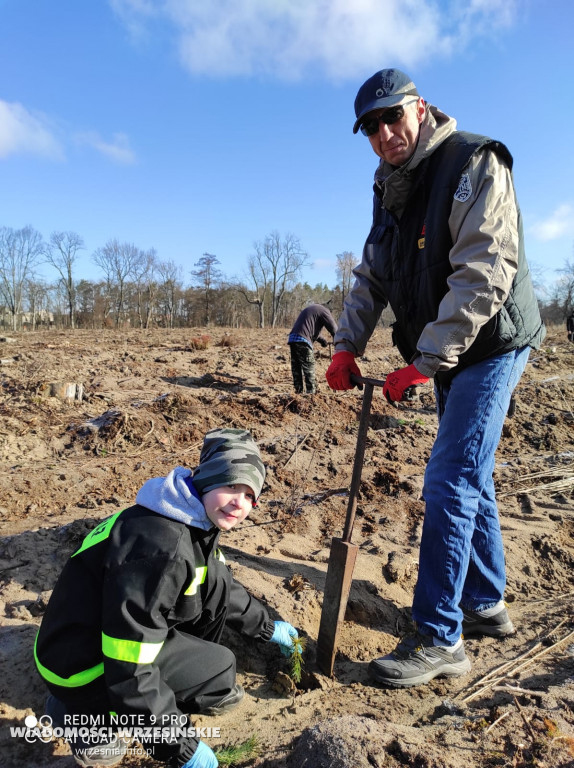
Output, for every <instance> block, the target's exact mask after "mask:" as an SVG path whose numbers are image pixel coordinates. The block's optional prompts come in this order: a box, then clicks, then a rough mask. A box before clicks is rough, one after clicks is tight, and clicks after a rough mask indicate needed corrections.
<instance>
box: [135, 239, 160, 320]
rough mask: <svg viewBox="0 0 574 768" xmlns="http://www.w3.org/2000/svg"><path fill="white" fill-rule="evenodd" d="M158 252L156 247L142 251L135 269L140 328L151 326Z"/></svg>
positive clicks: (155, 290) (155, 291)
mask: <svg viewBox="0 0 574 768" xmlns="http://www.w3.org/2000/svg"><path fill="white" fill-rule="evenodd" d="M156 257H157V254H156V251H155V249H154V248H152V249H150V250H149V251H140V254H139V257H138V258H137V259H136V262H135V264H134V269H133V280H134V289H135V294H136V312H137V316H138V320H139V326H140V328H149V325H150V322H151V318H152V315H153V308H154V305H155V299H156V293H157V282H156V279H155V278H156V269H157V258H156Z"/></svg>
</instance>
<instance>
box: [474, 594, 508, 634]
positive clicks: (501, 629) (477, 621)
mask: <svg viewBox="0 0 574 768" xmlns="http://www.w3.org/2000/svg"><path fill="white" fill-rule="evenodd" d="M461 607H462V606H461ZM462 613H463V618H462V633H463V635H477V634H480V635H490V636H491V637H507V636H508V635H513V634H514V633H515V632H516V630H515V629H514V624H513V623H512V622H511V621H510V616H509V615H508V611H507V610H506V604H505V602H504V600H500V601H499V602H498V603H497V604H496V605H495V606H493V607H492V608H487V609H486V610H484V611H471V610H470V608H462Z"/></svg>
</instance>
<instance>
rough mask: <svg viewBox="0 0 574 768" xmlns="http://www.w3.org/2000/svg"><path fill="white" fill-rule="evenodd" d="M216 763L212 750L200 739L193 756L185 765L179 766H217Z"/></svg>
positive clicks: (212, 767)
mask: <svg viewBox="0 0 574 768" xmlns="http://www.w3.org/2000/svg"><path fill="white" fill-rule="evenodd" d="M218 765H219V762H218V760H217V758H216V757H215V754H214V753H213V750H212V749H210V748H209V747H208V746H207V744H206V743H205V742H204V741H200V742H199V744H198V745H197V749H196V750H195V752H194V753H193V757H192V758H190V759H189V760H188V761H187V763H186V764H185V765H182V766H181V768H217V766H218Z"/></svg>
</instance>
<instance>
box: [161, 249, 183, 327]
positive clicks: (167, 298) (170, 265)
mask: <svg viewBox="0 0 574 768" xmlns="http://www.w3.org/2000/svg"><path fill="white" fill-rule="evenodd" d="M157 273H158V275H159V286H158V302H159V304H160V306H161V308H162V310H163V312H162V314H163V315H164V318H165V325H166V327H167V328H173V325H174V322H173V321H174V317H175V308H176V302H177V297H178V294H179V293H181V268H180V267H178V266H177V264H175V263H174V262H173V261H160V262H158V264H157Z"/></svg>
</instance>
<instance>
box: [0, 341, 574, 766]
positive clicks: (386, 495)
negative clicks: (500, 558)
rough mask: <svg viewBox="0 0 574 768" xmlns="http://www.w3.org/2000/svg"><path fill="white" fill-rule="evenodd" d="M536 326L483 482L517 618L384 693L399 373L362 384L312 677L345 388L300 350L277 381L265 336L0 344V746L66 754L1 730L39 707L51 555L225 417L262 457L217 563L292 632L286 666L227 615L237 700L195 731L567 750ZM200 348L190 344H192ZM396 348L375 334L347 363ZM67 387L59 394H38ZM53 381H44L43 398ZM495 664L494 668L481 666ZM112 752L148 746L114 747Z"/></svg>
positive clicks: (424, 427)
mask: <svg viewBox="0 0 574 768" xmlns="http://www.w3.org/2000/svg"><path fill="white" fill-rule="evenodd" d="M564 335H565V334H563V333H562V332H560V333H552V332H551V333H550V334H549V336H548V338H547V340H546V342H545V346H544V348H543V349H542V350H540V351H538V352H535V353H532V355H531V361H530V363H529V364H528V367H527V370H526V373H525V374H524V376H523V378H522V381H521V383H520V384H519V387H518V390H517V405H516V411H515V414H514V416H513V417H512V418H509V419H507V422H506V425H505V429H504V435H503V438H502V441H501V444H500V447H499V451H498V455H497V467H496V473H495V479H496V483H497V488H498V493H499V506H500V516H501V523H502V529H503V535H504V538H505V544H506V552H507V569H508V590H507V600H508V602H509V605H510V610H511V613H512V617H513V620H514V622H515V624H516V625H517V628H518V632H517V634H516V635H514V636H513V637H511V638H508V639H505V640H502V641H501V640H494V639H490V638H485V639H472V638H469V639H468V640H467V641H466V647H467V653H468V654H469V655H470V658H471V660H472V664H473V667H472V670H471V672H470V673H469V674H468V675H467V676H465V677H463V678H457V679H453V680H446V681H445V680H440V679H438V680H435V681H433V682H432V683H431V684H430V685H428V686H424V687H421V688H415V689H410V690H404V691H397V690H392V689H388V690H387V689H384V688H381V687H379V686H376V685H374V684H372V683H371V682H370V681H369V679H368V676H367V666H368V662H369V661H370V660H371V659H372V658H374V657H376V656H378V655H381V654H383V653H386V652H388V651H389V650H391V649H392V648H393V647H394V645H395V644H396V642H397V637H398V636H400V634H401V633H402V632H404V630H405V629H406V628H407V627H408V625H409V621H410V611H409V606H410V602H411V597H412V590H413V587H414V584H415V581H416V575H417V556H418V541H419V536H420V531H421V522H422V517H423V513H424V505H423V502H422V501H421V489H422V478H423V472H424V467H425V462H426V459H427V458H428V455H429V452H430V449H431V446H432V442H433V439H434V435H435V431H436V418H435V414H434V398H433V395H432V391H431V389H430V388H422V389H420V390H419V395H418V397H417V398H416V400H415V401H414V402H413V403H409V404H404V405H401V406H399V407H398V408H394V407H391V406H389V405H387V404H386V402H385V401H384V399H383V398H382V396H381V394H380V392H378V393H376V394H375V400H374V406H373V411H372V417H371V427H370V429H369V434H368V439H367V446H366V456H365V462H364V467H363V482H362V486H361V494H360V500H359V508H358V512H357V518H356V522H355V527H354V534H353V540H354V541H355V542H356V543H357V544H359V545H360V549H359V555H358V560H357V564H356V567H355V572H354V582H353V586H352V589H351V594H350V599H349V604H348V609H347V614H346V617H345V622H344V624H343V625H342V627H341V632H340V637H339V652H338V655H337V659H336V664H335V673H334V676H333V678H332V679H331V678H327V677H325V676H324V675H322V674H321V673H320V672H319V671H318V669H317V666H316V663H315V645H316V639H317V631H318V626H319V619H320V615H321V605H322V590H323V586H324V582H325V574H326V569H327V560H328V556H329V548H330V543H331V538H332V537H333V536H339V535H340V534H341V531H342V527H343V522H344V518H345V511H346V505H347V498H348V487H349V482H350V475H351V468H352V462H353V457H354V452H355V445H356V437H357V424H358V417H359V413H360V406H361V395H360V393H359V392H357V391H356V390H355V391H353V392H348V393H337V394H335V393H333V392H331V391H330V390H329V389H328V388H327V385H326V383H325V381H324V371H325V370H326V368H327V366H328V363H329V355H328V353H327V352H326V351H325V352H321V353H318V360H317V367H318V379H319V381H320V385H319V393H318V394H317V395H315V396H310V397H309V396H301V395H299V396H295V395H294V394H293V391H292V383H291V375H290V368H289V350H288V347H287V344H286V337H287V332H286V331H285V330H284V329H274V330H264V331H260V330H248V331H245V330H233V329H228V330H226V331H223V330H221V329H209V330H207V331H205V330H203V329H202V330H192V331H189V330H186V331H171V332H170V331H149V332H148V331H129V332H121V333H120V332H118V333H114V332H111V331H97V332H96V331H94V332H89V331H76V332H73V333H59V332H42V333H36V334H24V335H19V334H18V335H13V336H12V337H11V338H12V339H13V341H12V342H10V341H6V342H0V359H1V362H2V365H1V367H0V375H1V388H0V414H1V417H2V418H1V421H0V525H1V533H2V537H3V538H2V542H1V544H0V617H1V618H0V653H1V658H2V667H1V669H2V675H1V680H0V717H1V720H2V723H1V724H2V730H1V736H0V756H1V757H0V762H1V763H2V765H3V766H6V768H11V767H12V766H24V765H25V766H27V768H40V767H41V766H42V767H44V766H46V767H49V768H71V766H72V765H74V764H75V763H74V761H73V758H72V757H71V756H70V752H69V749H68V746H67V745H66V743H65V742H64V741H63V740H56V741H53V742H50V743H48V744H44V743H40V742H39V741H38V740H35V741H34V740H32V743H28V742H27V741H26V740H25V739H24V738H22V737H12V736H11V735H10V732H9V726H22V725H23V724H24V718H25V717H26V716H27V715H31V714H35V715H36V716H40V715H41V714H42V713H43V708H44V699H45V691H44V688H43V686H42V683H41V681H40V680H39V678H38V677H37V675H36V673H35V671H34V667H33V663H32V646H33V640H34V636H35V632H36V630H37V627H38V625H39V623H40V621H41V618H42V613H43V610H44V607H45V604H46V601H47V600H48V598H49V595H50V591H51V589H52V587H53V585H54V582H55V579H56V577H57V575H58V573H59V571H60V569H61V567H62V565H63V563H64V562H65V560H66V558H67V557H68V556H69V554H70V553H71V552H72V551H73V549H74V548H76V547H77V544H78V542H79V541H81V539H82V538H83V536H85V535H86V533H87V532H88V531H89V530H90V529H91V528H93V527H94V526H95V525H96V524H97V522H98V521H99V520H101V519H102V518H104V517H107V516H108V515H110V514H112V513H113V512H116V511H117V510H118V509H121V508H122V507H124V506H127V505H129V504H131V503H132V502H133V500H134V497H135V493H136V491H137V489H138V488H139V487H140V486H141V485H142V483H143V482H144V481H145V480H146V479H147V478H149V477H152V476H154V475H164V474H166V473H167V472H168V471H169V469H171V468H172V467H173V466H175V465H178V464H179V465H184V466H190V467H193V466H194V465H195V463H196V462H197V460H198V456H199V449H200V447H201V443H202V439H203V435H204V433H205V432H206V431H207V430H208V429H211V428H213V427H215V426H221V425H227V426H236V427H246V428H248V429H250V430H251V431H252V433H253V435H254V436H255V438H256V439H257V440H258V442H259V444H260V447H261V450H262V454H263V457H264V460H265V463H266V465H267V467H268V477H267V483H266V487H265V489H264V494H263V499H264V500H263V502H262V504H261V506H260V507H259V509H258V510H256V511H255V512H254V514H252V515H251V516H250V518H248V520H247V521H246V522H245V523H243V525H242V526H241V528H239V529H237V530H236V531H233V532H232V533H230V534H226V535H225V536H224V538H223V542H222V543H223V546H224V548H225V551H226V555H227V559H228V561H231V567H232V568H233V571H234V574H235V575H236V578H237V579H239V580H240V581H241V582H242V583H244V584H245V585H246V586H247V587H248V588H249V589H250V590H251V591H252V592H253V593H254V594H255V595H256V596H258V597H260V598H261V599H262V600H264V601H265V602H266V603H267V604H268V606H269V608H270V611H271V613H272V615H273V616H274V617H282V618H284V619H286V620H288V621H290V622H291V623H292V624H294V625H295V626H297V627H298V628H299V630H300V631H301V632H302V633H303V634H305V635H307V637H308V647H307V651H306V666H305V673H304V675H303V678H302V681H301V683H300V684H299V685H298V686H295V685H294V684H293V683H292V681H291V679H290V677H289V675H288V674H287V672H288V669H287V667H286V666H285V661H284V660H283V657H281V656H280V655H279V654H278V653H277V649H276V648H275V647H274V646H262V645H260V644H257V643H252V642H250V641H246V640H244V639H242V638H240V637H238V636H237V635H235V634H233V633H232V632H229V634H228V635H227V636H226V642H227V643H228V644H229V645H230V646H231V647H232V648H233V649H234V651H235V652H236V654H237V657H238V675H239V680H240V682H242V684H243V685H244V686H245V688H246V689H247V692H248V695H247V696H246V699H245V700H244V702H243V703H242V704H241V706H240V708H239V709H237V710H236V711H234V712H232V713H229V714H228V715H226V716H224V717H222V718H219V719H218V720H217V721H214V719H213V718H212V719H211V720H209V719H208V718H201V717H198V718H196V720H195V723H196V725H198V726H219V727H220V728H221V738H220V739H219V740H215V739H211V740H210V739H206V741H207V742H208V743H209V744H210V745H211V746H212V747H214V748H216V747H218V746H222V745H226V744H233V743H237V742H240V741H243V740H244V739H246V738H247V737H248V736H250V735H252V734H256V735H257V736H258V739H259V741H260V744H261V755H260V757H258V758H256V759H255V761H254V762H253V763H252V765H255V766H260V767H261V768H295V767H299V766H307V767H308V768H323V767H325V768H326V767H327V766H333V767H334V768H347V766H349V767H350V766H353V768H362V767H363V766H365V767H366V766H397V767H398V766H415V767H416V768H479V766H480V768H491V767H492V768H494V766H501V767H508V768H526V767H530V766H532V767H534V766H540V767H542V766H548V768H559V767H566V766H574V684H573V683H574V677H573V676H574V622H573V618H572V596H573V593H574V590H573V580H574V574H573V568H572V566H573V563H574V545H573V539H572V532H573V527H574V504H573V503H572V499H573V496H574V493H573V491H574V415H573V403H574V366H573V363H574V345H572V344H568V343H567V342H566V341H565V340H564V339H563V336H564ZM204 344H207V347H206V348H205V349H201V348H200V347H202V346H203V345H204ZM398 365H400V360H399V359H398V357H397V355H396V352H395V351H394V350H393V349H392V347H391V346H390V339H389V332H388V331H387V330H384V329H381V330H377V332H376V334H375V337H374V338H373V340H372V341H371V343H370V346H369V348H368V353H367V356H366V357H365V358H364V359H363V360H362V362H361V369H362V372H363V374H364V375H368V376H373V377H381V376H383V375H384V373H385V372H387V371H389V370H391V369H393V368H395V367H397V366H398ZM76 384H79V385H81V388H80V387H78V388H76V387H75V386H69V387H68V392H69V393H70V392H71V393H72V394H73V392H74V391H77V392H79V391H80V389H83V396H82V400H76V401H73V400H65V399H61V398H62V394H63V393H64V391H65V390H66V387H65V386H60V385H76ZM54 395H56V396H54ZM502 665H504V666H502ZM122 765H126V766H128V768H143V767H144V766H151V765H154V763H153V761H151V760H150V759H149V758H147V757H140V756H138V755H137V754H135V752H134V753H133V754H131V755H130V756H129V757H128V758H126V760H125V761H124V763H123V764H122Z"/></svg>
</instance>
